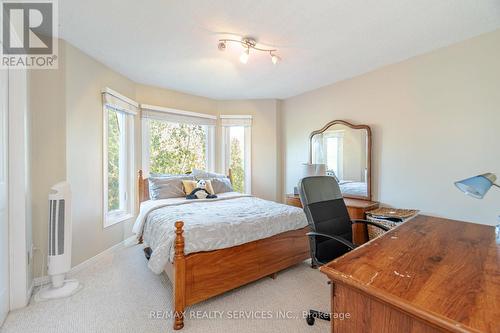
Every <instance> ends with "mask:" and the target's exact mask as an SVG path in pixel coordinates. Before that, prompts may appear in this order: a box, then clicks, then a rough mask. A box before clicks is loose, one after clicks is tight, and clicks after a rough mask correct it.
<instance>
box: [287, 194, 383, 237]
mask: <svg viewBox="0 0 500 333" xmlns="http://www.w3.org/2000/svg"><path fill="white" fill-rule="evenodd" d="M344 202H345V205H346V206H347V210H348V211H349V216H350V217H351V219H353V220H356V219H359V220H364V219H366V212H368V211H370V210H373V209H376V208H378V206H379V203H378V202H375V201H369V200H361V199H349V198H344ZM286 204H287V205H290V206H295V207H299V208H302V203H301V202H300V197H299V196H298V195H294V194H287V196H286ZM352 231H353V242H354V244H358V245H359V244H363V243H366V242H367V241H368V230H367V229H366V226H365V225H361V224H358V225H353V228H352Z"/></svg>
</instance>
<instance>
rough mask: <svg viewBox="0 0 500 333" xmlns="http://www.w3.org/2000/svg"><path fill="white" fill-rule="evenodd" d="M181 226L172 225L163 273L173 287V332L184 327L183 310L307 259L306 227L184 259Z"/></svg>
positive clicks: (177, 224) (199, 253)
mask: <svg viewBox="0 0 500 333" xmlns="http://www.w3.org/2000/svg"><path fill="white" fill-rule="evenodd" d="M183 226H184V223H183V222H180V221H179V222H176V223H175V233H176V238H175V256H174V263H173V264H172V265H171V264H169V266H168V267H166V269H165V272H166V273H167V275H168V276H169V278H170V280H171V281H172V284H173V286H174V306H175V321H174V330H179V329H181V328H182V327H184V316H183V314H184V311H185V308H186V306H189V305H193V304H196V303H198V302H201V301H203V300H206V299H208V298H210V297H213V296H216V295H219V294H222V293H224V292H226V291H229V290H231V289H234V288H237V287H240V286H243V285H245V284H247V283H250V282H252V281H256V280H258V279H260V278H263V277H265V276H269V275H272V274H274V273H276V272H278V271H281V270H283V269H285V268H288V267H290V266H293V265H295V264H298V263H300V262H302V261H304V260H306V259H308V258H309V257H310V255H309V241H308V238H307V236H306V232H308V231H309V228H308V227H306V228H302V229H299V230H292V231H288V232H284V233H281V234H278V235H275V236H273V237H269V238H265V239H260V240H257V241H253V242H250V243H245V244H242V245H238V246H233V247H231V248H227V249H221V250H215V251H209V252H197V253H192V254H189V255H187V256H186V255H184V237H183V229H182V228H183Z"/></svg>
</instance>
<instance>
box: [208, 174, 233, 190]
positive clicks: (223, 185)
mask: <svg viewBox="0 0 500 333" xmlns="http://www.w3.org/2000/svg"><path fill="white" fill-rule="evenodd" d="M211 182H212V187H213V189H214V191H215V194H217V193H225V192H233V191H234V189H233V186H232V185H231V181H230V180H229V178H227V177H225V178H213V179H212V180H211Z"/></svg>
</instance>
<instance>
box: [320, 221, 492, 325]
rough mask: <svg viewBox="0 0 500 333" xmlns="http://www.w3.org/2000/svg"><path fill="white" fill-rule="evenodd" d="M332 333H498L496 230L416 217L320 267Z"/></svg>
mask: <svg viewBox="0 0 500 333" xmlns="http://www.w3.org/2000/svg"><path fill="white" fill-rule="evenodd" d="M320 270H321V271H322V272H323V273H325V274H326V275H328V277H329V278H330V279H331V280H332V282H333V283H332V308H333V309H332V312H333V313H350V319H344V320H339V319H335V320H333V321H332V331H333V332H342V333H349V332H356V333H357V332H397V333H399V332H415V333H416V332H425V333H429V332H500V241H499V240H498V239H495V228H494V227H492V226H485V225H479V224H472V223H465V222H458V221H452V220H446V219H440V218H435V217H429V216H417V217H416V218H414V219H412V220H410V221H408V222H406V223H404V224H403V225H401V226H399V227H398V228H395V229H393V230H391V231H389V232H388V233H386V234H385V235H383V236H381V237H379V238H377V239H374V240H373V241H371V242H369V243H367V244H365V245H364V246H361V247H359V248H357V249H356V250H354V251H352V252H350V253H348V254H346V255H344V256H342V257H340V258H338V259H336V260H334V261H332V262H330V263H328V264H327V265H324V266H322V267H321V268H320Z"/></svg>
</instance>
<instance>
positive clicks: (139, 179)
mask: <svg viewBox="0 0 500 333" xmlns="http://www.w3.org/2000/svg"><path fill="white" fill-rule="evenodd" d="M137 182H138V184H137V192H139V193H138V195H137V205H136V208H137V212H139V210H140V209H141V202H143V201H144V178H143V176H142V170H139V176H138V177H137ZM142 242H143V239H142V236H141V237H140V238H139V244H142Z"/></svg>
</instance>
